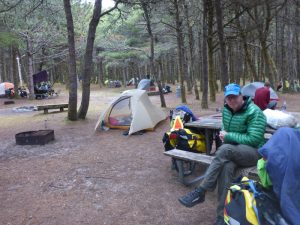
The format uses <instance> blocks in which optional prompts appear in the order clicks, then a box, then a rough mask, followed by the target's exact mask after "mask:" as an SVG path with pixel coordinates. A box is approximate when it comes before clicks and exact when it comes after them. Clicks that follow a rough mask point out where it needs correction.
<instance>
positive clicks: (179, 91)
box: [176, 85, 181, 98]
mask: <svg viewBox="0 0 300 225" xmlns="http://www.w3.org/2000/svg"><path fill="white" fill-rule="evenodd" d="M176 98H181V87H180V86H179V85H178V86H177V87H176Z"/></svg>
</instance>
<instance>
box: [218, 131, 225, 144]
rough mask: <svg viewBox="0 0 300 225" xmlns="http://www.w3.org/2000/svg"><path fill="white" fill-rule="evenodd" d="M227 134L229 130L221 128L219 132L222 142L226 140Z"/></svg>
mask: <svg viewBox="0 0 300 225" xmlns="http://www.w3.org/2000/svg"><path fill="white" fill-rule="evenodd" d="M226 134H227V131H225V130H221V131H220V134H219V138H220V139H221V141H222V142H224V137H225V135H226Z"/></svg>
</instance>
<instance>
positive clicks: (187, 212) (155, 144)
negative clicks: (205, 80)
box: [0, 91, 296, 225]
mask: <svg viewBox="0 0 300 225" xmlns="http://www.w3.org/2000/svg"><path fill="white" fill-rule="evenodd" d="M117 94H118V92H117V91H114V92H110V91H104V92H99V91H93V92H92V94H91V102H90V105H91V107H90V109H89V113H88V119H87V120H85V121H77V122H69V121H67V120H66V116H67V114H66V113H51V114H48V115H44V114H43V113H42V112H37V111H35V112H29V113H9V112H10V110H11V108H8V106H3V104H2V103H3V99H0V101H1V102H0V121H1V131H0V135H1V136H0V137H1V138H0V139H1V146H0V202H1V204H0V224H4V225H6V224H11V225H16V224H20V225H21V224H22V225H23V224H32V225H35V224H43V225H46V224H49V225H54V224H57V225H61V224H70V225H71V224H72V225H76V224H78V225H82V224H92V225H93V224H107V225H118V224H120V225H121V224H122V225H124V224H127V225H135V224H136V225H139V224H151V225H152V224H170V225H180V224H182V225H183V224H186V225H192V224H195V225H196V224H201V225H210V224H212V223H213V221H214V217H215V205H216V196H215V193H209V194H208V195H207V199H206V202H205V203H204V204H201V205H197V206H195V207H193V208H191V209H188V208H185V207H183V206H181V205H180V204H179V202H178V200H177V198H178V197H180V196H181V195H183V194H185V193H187V192H188V191H190V190H191V189H192V187H184V186H182V185H181V184H180V183H178V181H177V177H176V174H175V173H174V172H173V171H171V168H170V158H168V157H165V156H163V154H162V153H163V146H162V142H161V138H162V136H163V133H164V132H165V131H167V130H168V129H169V127H168V122H167V121H166V122H164V123H161V124H160V125H159V126H158V127H157V128H156V130H155V132H147V133H145V134H143V135H134V136H130V137H128V136H123V135H122V131H119V130H110V131H108V132H97V133H95V132H94V126H95V124H96V121H97V118H98V116H99V114H100V111H101V109H103V107H104V106H105V105H106V104H107V103H108V102H110V101H111V100H112V98H113V96H116V95H117ZM174 95H175V94H173V93H172V94H169V95H167V96H166V101H167V104H168V106H169V107H170V108H172V107H175V106H176V105H178V104H180V101H179V99H176V98H175V96H174ZM292 97H294V96H292ZM295 99H296V98H295ZM151 100H152V101H153V102H154V103H155V104H157V105H159V97H158V96H153V97H151ZM66 101H67V96H66V95H63V94H62V95H61V96H59V97H58V98H56V99H51V100H41V101H32V102H30V104H28V100H18V101H17V102H16V104H15V107H16V106H22V105H37V104H49V103H56V102H66ZM221 103H222V97H221V94H220V95H219V97H218V101H217V103H214V104H212V105H211V107H210V108H211V109H210V110H206V111H200V109H199V108H200V107H199V105H200V103H199V102H198V101H195V100H193V96H189V106H190V107H191V108H192V109H193V111H194V112H195V113H196V114H197V115H204V114H206V115H207V114H211V113H212V112H214V111H215V108H217V107H218V106H220V105H221ZM291 105H294V104H291ZM9 107H12V106H9ZM2 112H4V113H2ZM167 112H168V109H166V113H167ZM45 127H46V128H49V129H54V130H55V141H53V142H51V143H49V144H47V145H44V146H18V145H16V144H15V139H14V135H15V134H16V133H18V132H23V131H29V130H38V129H44V128H45Z"/></svg>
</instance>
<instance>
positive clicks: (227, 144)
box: [179, 84, 266, 225]
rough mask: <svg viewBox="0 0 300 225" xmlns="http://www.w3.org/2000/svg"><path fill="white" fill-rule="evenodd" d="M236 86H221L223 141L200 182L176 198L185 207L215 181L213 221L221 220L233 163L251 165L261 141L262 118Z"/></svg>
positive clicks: (219, 222)
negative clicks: (223, 98)
mask: <svg viewBox="0 0 300 225" xmlns="http://www.w3.org/2000/svg"><path fill="white" fill-rule="evenodd" d="M240 91H241V89H240V86H239V85H237V84H229V85H227V86H226V87H225V92H224V95H225V106H224V110H223V112H222V116H223V117H222V123H223V129H222V131H221V132H220V136H219V137H220V138H221V140H222V141H223V144H222V145H221V146H220V147H219V148H218V150H217V152H216V156H215V158H214V159H213V161H212V163H211V164H210V166H209V167H208V169H207V171H206V174H205V178H204V180H203V182H202V183H201V185H200V186H199V187H198V188H196V189H195V190H194V191H192V192H190V193H188V194H187V195H185V196H183V197H181V198H179V201H180V203H182V204H183V205H185V206H186V207H193V206H194V205H196V204H198V203H201V202H204V200H205V193H206V191H213V190H214V189H215V187H216V185H217V184H218V207H217V220H216V223H215V225H223V224H224V215H223V209H224V202H225V198H226V194H227V187H229V186H230V184H231V182H232V181H233V176H234V171H235V169H236V168H237V167H250V166H254V165H256V163H257V160H258V159H259V154H258V152H257V149H258V148H259V147H260V146H262V145H263V144H264V133H265V127H266V118H265V116H264V114H263V112H262V111H261V110H260V109H259V108H258V107H257V106H256V105H255V104H253V103H252V101H251V98H249V97H244V98H243V96H242V95H241V92H240Z"/></svg>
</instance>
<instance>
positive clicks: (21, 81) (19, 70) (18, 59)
mask: <svg viewBox="0 0 300 225" xmlns="http://www.w3.org/2000/svg"><path fill="white" fill-rule="evenodd" d="M16 59H17V63H18V72H19V78H20V86H21V87H22V86H23V80H22V74H21V65H20V58H19V56H17V58H16Z"/></svg>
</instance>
